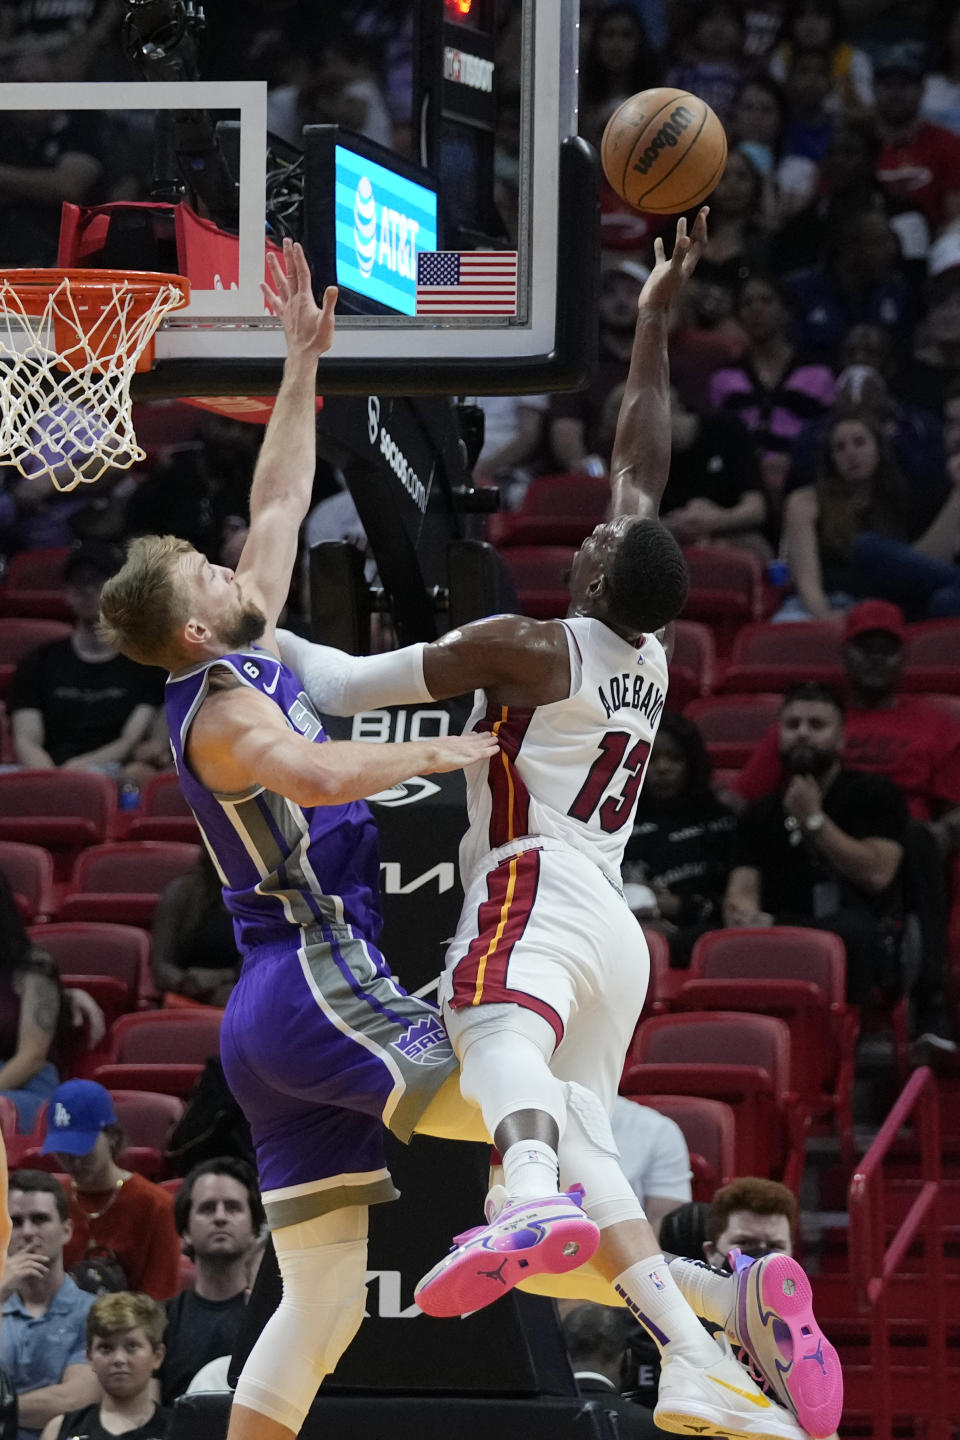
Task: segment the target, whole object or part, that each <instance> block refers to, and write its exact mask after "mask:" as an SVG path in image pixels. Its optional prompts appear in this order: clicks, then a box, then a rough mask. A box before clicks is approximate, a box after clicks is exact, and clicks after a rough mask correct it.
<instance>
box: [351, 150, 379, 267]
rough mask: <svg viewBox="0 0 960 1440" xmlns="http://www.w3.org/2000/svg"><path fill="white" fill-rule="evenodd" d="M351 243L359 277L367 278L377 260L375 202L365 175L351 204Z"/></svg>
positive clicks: (362, 176) (361, 178) (371, 187)
mask: <svg viewBox="0 0 960 1440" xmlns="http://www.w3.org/2000/svg"><path fill="white" fill-rule="evenodd" d="M353 243H354V245H355V247H356V251H357V269H358V270H359V271H360V274H361V275H366V276H369V275H370V274H371V273H372V271H373V266H374V263H375V261H376V258H377V202H376V200H375V199H374V195H373V186H372V185H371V184H370V181H369V179H368V178H367V176H366V175H361V176H360V181H359V183H358V185H357V193H356V197H355V198H354V202H353Z"/></svg>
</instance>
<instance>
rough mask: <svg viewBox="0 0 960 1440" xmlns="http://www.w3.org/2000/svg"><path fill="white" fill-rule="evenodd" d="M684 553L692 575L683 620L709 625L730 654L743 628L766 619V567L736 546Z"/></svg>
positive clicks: (697, 548)
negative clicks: (729, 650) (699, 621)
mask: <svg viewBox="0 0 960 1440" xmlns="http://www.w3.org/2000/svg"><path fill="white" fill-rule="evenodd" d="M683 553H684V557H685V559H686V562H687V568H688V569H689V571H690V594H689V596H688V598H687V603H686V605H685V606H684V607H683V618H684V619H685V620H702V621H703V622H704V623H705V624H707V625H709V626H710V627H711V629H712V630H713V631H714V632H715V634H716V635H717V638H718V641H719V643H720V647H721V649H722V650H723V651H724V653H726V650H727V649H728V648H729V645H730V643H731V641H732V640H733V637H734V635H735V634H736V632H737V631H738V630H739V629H740V627H741V625H746V624H748V623H749V622H750V621H751V620H759V619H761V618H762V616H763V607H764V591H763V565H762V564H761V563H760V560H759V559H758V557H757V556H756V555H754V554H753V553H752V552H751V551H749V550H738V549H737V548H736V546H734V545H694V546H692V547H691V548H690V549H689V550H685V551H684V552H683Z"/></svg>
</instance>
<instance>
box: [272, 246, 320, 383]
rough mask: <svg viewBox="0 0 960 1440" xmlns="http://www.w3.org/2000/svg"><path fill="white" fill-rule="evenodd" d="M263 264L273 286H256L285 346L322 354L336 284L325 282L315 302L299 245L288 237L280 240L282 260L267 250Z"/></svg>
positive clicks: (313, 353)
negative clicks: (280, 328) (320, 299)
mask: <svg viewBox="0 0 960 1440" xmlns="http://www.w3.org/2000/svg"><path fill="white" fill-rule="evenodd" d="M267 268H268V269H269V271H270V278H271V280H272V281H273V288H272V289H271V287H270V286H269V285H268V284H267V283H266V281H261V283H260V289H261V290H262V292H263V298H264V300H265V301H266V303H267V308H268V309H269V311H270V313H271V315H276V316H277V317H278V318H279V319H280V320H281V321H282V322H283V329H284V332H285V334H286V337H287V348H288V349H289V351H290V352H291V353H293V351H295V350H298V351H300V352H302V353H305V354H308V355H322V354H323V353H324V351H326V350H329V349H330V346H331V345H332V344H333V332H334V316H333V312H334V306H335V305H336V303H337V295H338V293H339V292H338V290H337V287H336V285H328V286H327V288H326V290H324V292H323V305H322V307H320V306H318V305H317V302H316V300H314V298H313V288H312V285H311V282H310V266H309V265H308V264H307V257H306V255H304V253H303V247H302V246H301V245H298V244H296V243H295V242H294V241H292V240H284V242H283V264H282V265H281V264H280V261H279V259H278V258H277V256H276V255H275V254H274V253H273V252H272V251H271V252H270V253H269V254H268V255H267Z"/></svg>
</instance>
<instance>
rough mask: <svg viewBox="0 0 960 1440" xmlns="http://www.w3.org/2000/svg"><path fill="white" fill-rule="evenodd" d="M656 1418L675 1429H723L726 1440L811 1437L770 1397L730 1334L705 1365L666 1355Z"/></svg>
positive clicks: (711, 1431)
mask: <svg viewBox="0 0 960 1440" xmlns="http://www.w3.org/2000/svg"><path fill="white" fill-rule="evenodd" d="M653 1418H654V1420H655V1421H656V1423H657V1425H659V1427H660V1429H661V1430H669V1431H670V1432H671V1434H673V1435H709V1436H714V1435H721V1436H725V1437H727V1440H807V1432H806V1431H805V1430H801V1428H800V1426H799V1424H798V1423H797V1421H796V1420H795V1419H794V1417H793V1416H792V1415H791V1414H790V1412H789V1410H785V1409H784V1408H783V1406H782V1405H778V1404H777V1402H776V1401H775V1400H770V1399H769V1398H768V1397H767V1396H766V1395H764V1393H763V1391H762V1390H761V1389H760V1388H759V1387H758V1386H757V1385H756V1384H755V1383H754V1382H753V1380H752V1379H751V1378H750V1376H749V1375H748V1374H747V1372H746V1370H745V1369H744V1368H743V1366H742V1365H741V1364H740V1363H739V1362H738V1361H737V1360H736V1359H735V1357H734V1354H733V1351H732V1350H731V1349H730V1342H729V1340H727V1338H726V1336H720V1337H719V1338H718V1339H717V1358H716V1361H715V1362H714V1364H712V1365H708V1366H706V1367H702V1366H697V1365H693V1364H691V1362H690V1361H689V1360H685V1359H684V1358H683V1356H682V1355H673V1356H670V1357H668V1358H666V1359H664V1361H663V1363H662V1365H661V1368H660V1388H659V1390H658V1392H657V1408H656V1409H655V1410H654V1412H653Z"/></svg>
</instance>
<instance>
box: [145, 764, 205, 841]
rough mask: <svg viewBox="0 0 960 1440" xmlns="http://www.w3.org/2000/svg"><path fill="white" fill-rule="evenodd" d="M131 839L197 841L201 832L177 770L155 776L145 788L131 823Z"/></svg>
mask: <svg viewBox="0 0 960 1440" xmlns="http://www.w3.org/2000/svg"><path fill="white" fill-rule="evenodd" d="M127 839H128V840H180V841H184V842H186V843H187V844H193V845H195V844H197V842H198V841H199V839H200V832H199V831H198V829H197V822H196V820H194V818H193V812H192V810H191V809H190V806H189V805H188V804H187V802H186V800H185V799H184V798H183V791H182V790H181V789H180V780H179V778H178V776H177V773H176V771H175V770H170V771H168V772H167V773H166V774H164V775H155V776H154V777H153V779H152V780H149V781H148V782H147V784H146V785H145V786H144V788H143V794H142V795H141V797H140V811H139V814H138V815H136V816H135V817H134V819H133V820H132V821H131V822H130V827H129V829H128V830H127Z"/></svg>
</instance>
